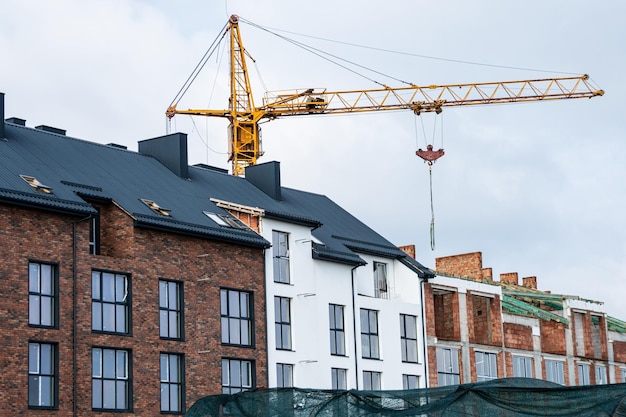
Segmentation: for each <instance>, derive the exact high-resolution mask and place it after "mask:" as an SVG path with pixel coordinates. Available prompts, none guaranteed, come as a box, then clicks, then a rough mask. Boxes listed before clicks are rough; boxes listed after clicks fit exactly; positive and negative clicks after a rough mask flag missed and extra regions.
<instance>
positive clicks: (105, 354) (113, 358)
mask: <svg viewBox="0 0 626 417" xmlns="http://www.w3.org/2000/svg"><path fill="white" fill-rule="evenodd" d="M91 360H92V374H91V375H92V378H91V386H92V388H91V389H92V407H93V408H94V409H101V410H126V411H128V410H130V409H131V407H130V405H131V404H130V403H131V398H132V394H131V387H130V377H129V374H130V370H129V369H130V352H129V351H127V350H122V349H105V348H94V349H92V350H91Z"/></svg>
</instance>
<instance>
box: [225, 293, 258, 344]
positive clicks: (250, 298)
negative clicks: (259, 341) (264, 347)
mask: <svg viewBox="0 0 626 417" xmlns="http://www.w3.org/2000/svg"><path fill="white" fill-rule="evenodd" d="M231 295H235V296H236V297H237V300H238V303H237V308H236V310H235V309H234V307H232V301H233V300H232V299H231ZM244 295H245V297H246V300H247V303H246V307H247V310H248V311H247V313H248V314H247V315H242V312H241V305H242V296H244ZM233 323H238V325H237V326H235V327H233ZM235 329H238V330H239V335H238V337H239V339H237V338H236V337H234V334H233V332H232V331H233V330H235ZM245 330H247V333H246V337H247V338H248V343H243V342H242V340H243V337H242V336H243V335H244V331H245ZM254 330H255V329H254V293H253V292H252V291H245V290H239V289H234V288H220V334H221V336H220V340H221V343H222V345H227V346H242V347H250V348H253V347H254V346H255V337H254V335H255V331H254ZM237 340H239V341H237Z"/></svg>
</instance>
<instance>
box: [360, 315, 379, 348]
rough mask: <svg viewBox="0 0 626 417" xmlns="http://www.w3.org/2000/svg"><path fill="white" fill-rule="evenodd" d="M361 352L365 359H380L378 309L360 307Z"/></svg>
mask: <svg viewBox="0 0 626 417" xmlns="http://www.w3.org/2000/svg"><path fill="white" fill-rule="evenodd" d="M361 354H362V355H363V357H364V358H366V359H380V351H379V349H378V311H375V310H367V309H364V308H362V309H361Z"/></svg>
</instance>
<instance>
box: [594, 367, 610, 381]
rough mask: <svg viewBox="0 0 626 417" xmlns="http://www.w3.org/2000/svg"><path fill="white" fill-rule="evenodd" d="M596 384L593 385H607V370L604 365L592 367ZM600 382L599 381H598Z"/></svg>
mask: <svg viewBox="0 0 626 417" xmlns="http://www.w3.org/2000/svg"><path fill="white" fill-rule="evenodd" d="M594 368H595V371H594V373H595V375H596V383H595V385H606V384H608V383H609V377H608V370H607V367H606V366H605V365H594ZM598 380H600V381H598Z"/></svg>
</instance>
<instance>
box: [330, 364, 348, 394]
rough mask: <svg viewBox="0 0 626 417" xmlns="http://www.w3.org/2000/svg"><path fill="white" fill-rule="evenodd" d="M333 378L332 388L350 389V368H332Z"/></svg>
mask: <svg viewBox="0 0 626 417" xmlns="http://www.w3.org/2000/svg"><path fill="white" fill-rule="evenodd" d="M330 373H331V378H332V389H334V390H346V389H348V370H347V369H341V368H332V369H331V370H330Z"/></svg>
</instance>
